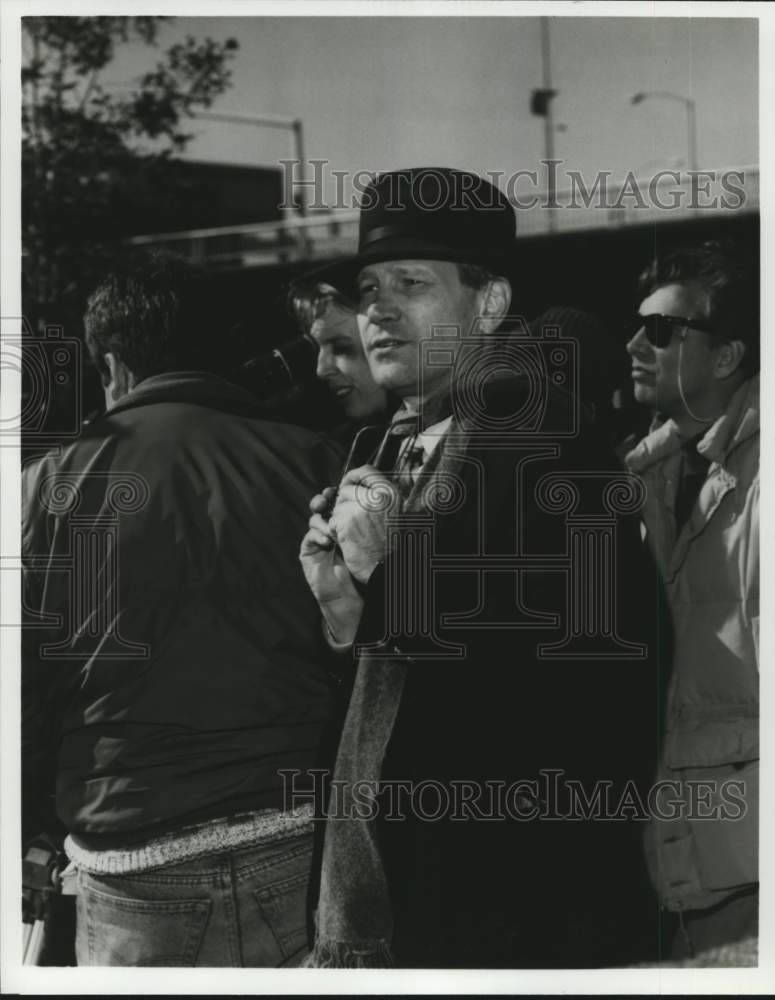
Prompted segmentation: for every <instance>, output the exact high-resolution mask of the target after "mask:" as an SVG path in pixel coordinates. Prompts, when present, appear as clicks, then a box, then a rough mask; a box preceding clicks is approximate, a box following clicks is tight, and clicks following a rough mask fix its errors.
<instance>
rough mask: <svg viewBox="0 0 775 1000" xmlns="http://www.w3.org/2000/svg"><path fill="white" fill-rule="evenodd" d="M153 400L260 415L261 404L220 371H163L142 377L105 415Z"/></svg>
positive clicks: (144, 404)
mask: <svg viewBox="0 0 775 1000" xmlns="http://www.w3.org/2000/svg"><path fill="white" fill-rule="evenodd" d="M152 403H193V404H195V405H198V406H209V407H212V408H213V409H217V410H226V411H230V412H231V411H238V412H242V413H246V414H252V415H255V416H259V415H260V414H261V405H260V403H259V401H258V400H257V399H256V397H255V396H254V395H253V394H252V393H250V392H248V391H247V390H246V389H243V388H242V387H241V386H239V385H235V384H234V383H233V382H229V381H228V380H227V379H225V378H223V377H222V376H220V375H212V374H210V373H209V372H197V371H180V372H164V373H163V374H161V375H151V376H149V377H148V378H145V379H143V381H142V382H140V383H139V384H138V385H136V386H135V388H134V389H132V390H131V391H130V392H128V393H127V394H126V396H124V397H123V398H122V399H120V400H119V401H118V403H116V405H115V406H112V407H111V408H110V409H109V410H108V411H107V412H106V413H105V416H106V417H111V416H113V414H114V413H120V412H122V411H124V410H129V409H134V408H135V407H137V406H146V405H150V404H152Z"/></svg>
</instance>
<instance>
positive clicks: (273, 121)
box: [193, 111, 307, 218]
mask: <svg viewBox="0 0 775 1000" xmlns="http://www.w3.org/2000/svg"><path fill="white" fill-rule="evenodd" d="M193 115H194V118H206V119H208V121H213V122H227V123H228V124H231V125H255V126H257V127H258V128H280V129H289V130H290V131H292V132H293V151H294V154H295V157H296V162H297V163H298V165H299V174H300V175H301V177H302V178H303V177H304V175H305V173H306V171H305V166H304V125H303V123H302V120H301V118H286V117H283V116H280V115H246V114H242V113H241V112H238V111H195V112H193ZM294 201H295V202H296V206H297V208H298V211H299V215H300V216H301V217H302V218H304V216H306V214H307V206H306V204H305V199H304V194H303V192H301V191H300V192H299V193H298V195H297V196H296V197H295V198H294Z"/></svg>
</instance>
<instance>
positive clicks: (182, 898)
mask: <svg viewBox="0 0 775 1000" xmlns="http://www.w3.org/2000/svg"><path fill="white" fill-rule="evenodd" d="M311 857H312V834H305V835H302V836H295V837H288V838H286V839H284V840H280V841H275V842H273V843H269V844H267V845H265V846H262V847H255V846H251V847H246V848H240V849H238V850H233V851H229V852H225V853H223V854H217V855H210V856H208V857H206V858H200V859H199V860H196V861H187V862H183V863H182V864H178V865H166V866H164V867H163V868H156V869H154V870H152V871H148V872H139V873H137V874H131V875H110V876H102V875H100V876H95V875H89V874H87V873H86V872H83V871H79V872H78V873H77V886H78V888H77V901H76V907H77V925H76V943H75V947H76V956H77V959H78V965H102V966H105V965H141V966H149V965H156V966H166V967H172V966H246V967H253V968H256V967H275V968H276V967H279V966H297V965H299V964H300V963H301V962H302V960H303V959H304V957H305V956H306V954H307V951H308V947H307V925H306V903H307V886H308V882H309V873H310V865H311Z"/></svg>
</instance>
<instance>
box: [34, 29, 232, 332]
mask: <svg viewBox="0 0 775 1000" xmlns="http://www.w3.org/2000/svg"><path fill="white" fill-rule="evenodd" d="M170 20H171V18H166V17H26V18H24V19H23V43H24V58H23V67H22V85H23V104H22V226H23V241H24V251H25V264H24V275H25V293H26V294H25V300H26V301H25V311H26V313H27V315H28V316H30V315H32V316H34V317H35V319H36V321H37V322H38V323H40V322H57V323H62V322H63V321H65V320H66V319H68V318H70V317H72V318H75V317H77V316H79V315H80V311H81V306H82V300H83V296H84V294H85V293H86V292H87V291H88V289H89V287H90V285H93V283H94V278H95V275H96V274H97V272H98V271H99V270H100V266H101V265H104V261H105V259H106V257H109V255H110V253H111V252H112V251H113V249H114V248H115V246H116V244H117V242H118V241H119V240H120V239H121V238H122V237H123V236H126V235H127V234H128V233H130V232H133V231H134V232H136V231H137V226H138V222H139V221H140V220H145V219H150V218H153V219H154V220H155V221H156V222H158V223H159V224H160V225H161V226H163V220H164V217H165V211H169V210H170V209H171V208H172V207H173V206H176V205H179V204H180V201H181V200H182V199H184V198H185V197H186V190H185V186H184V185H181V183H180V177H179V176H178V172H177V171H176V166H175V164H176V161H175V154H177V153H180V152H181V151H182V150H183V149H185V147H186V144H187V143H188V142H189V140H190V139H191V135H190V134H188V133H186V131H184V125H185V121H186V119H187V118H189V117H190V116H191V114H192V113H194V112H196V111H197V110H198V109H201V108H207V107H208V106H210V105H211V104H212V101H213V99H214V98H215V97H217V96H218V95H219V94H221V93H223V92H224V91H225V90H226V89H227V87H228V86H229V84H230V81H231V73H230V70H229V66H228V64H229V60H230V59H231V57H232V56H233V54H234V53H235V51H236V49H237V47H238V43H237V42H236V41H235V40H234V39H228V40H227V41H225V42H223V43H220V42H216V41H213V40H212V39H209V38H207V39H204V40H201V39H196V38H194V37H193V36H190V35H189V36H187V37H186V38H185V40H184V41H182V42H178V43H176V44H174V45H172V46H171V47H170V48H168V49H167V50H166V51H165V52H164V53H162V54H161V58H160V59H159V60H158V62H157V64H156V66H155V67H154V68H153V69H151V70H149V71H147V72H146V73H144V74H143V75H142V76H140V77H139V79H138V80H137V81H136V83H135V84H134V86H133V87H132V89H131V91H129V92H122V93H117V92H114V91H112V90H110V89H109V88H107V87H106V86H105V85H104V83H103V79H102V74H103V71H104V70H105V69H106V68H107V67H108V66H109V65H110V64H111V62H112V60H113V58H114V56H115V54H116V50H117V48H118V47H119V46H121V45H126V44H130V43H133V44H136V45H147V46H151V47H154V48H156V47H157V46H158V39H159V35H160V33H161V31H162V29H163V27H164V23H165V22H168V21H170Z"/></svg>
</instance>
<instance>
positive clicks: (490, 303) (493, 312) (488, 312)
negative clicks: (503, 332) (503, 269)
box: [479, 278, 511, 334]
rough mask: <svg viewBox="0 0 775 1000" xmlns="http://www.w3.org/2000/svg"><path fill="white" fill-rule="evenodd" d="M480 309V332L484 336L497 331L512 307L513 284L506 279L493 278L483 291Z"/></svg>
mask: <svg viewBox="0 0 775 1000" xmlns="http://www.w3.org/2000/svg"><path fill="white" fill-rule="evenodd" d="M480 295H481V302H480V308H479V316H480V320H479V330H480V332H481V333H483V334H489V333H492V332H493V331H494V330H497V329H498V327H499V326H500V324H501V321H502V320H503V318H504V316H506V315H507V314H508V311H509V306H510V305H511V283H510V282H509V281H508V279H506V278H493V279H492V280H491V281H489V282H488V283H487V286H486V287H485V288H483V289H482V291H481V293H480Z"/></svg>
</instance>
